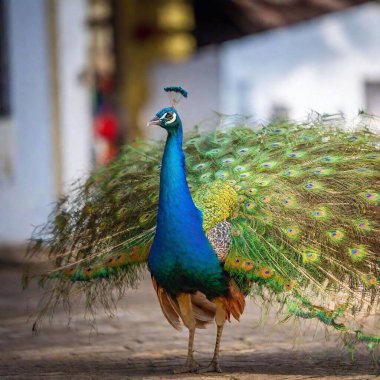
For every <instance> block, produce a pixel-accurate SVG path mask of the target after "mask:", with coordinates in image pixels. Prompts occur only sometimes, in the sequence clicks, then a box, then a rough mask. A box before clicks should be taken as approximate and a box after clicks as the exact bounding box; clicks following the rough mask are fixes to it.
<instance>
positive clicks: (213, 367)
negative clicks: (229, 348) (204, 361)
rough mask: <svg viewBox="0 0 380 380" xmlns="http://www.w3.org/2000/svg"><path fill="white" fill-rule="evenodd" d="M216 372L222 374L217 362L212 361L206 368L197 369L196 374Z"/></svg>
mask: <svg viewBox="0 0 380 380" xmlns="http://www.w3.org/2000/svg"><path fill="white" fill-rule="evenodd" d="M206 372H218V373H222V370H221V368H220V366H219V362H217V361H212V362H211V363H210V364H209V365H208V366H207V367H205V368H200V369H198V371H197V373H206Z"/></svg>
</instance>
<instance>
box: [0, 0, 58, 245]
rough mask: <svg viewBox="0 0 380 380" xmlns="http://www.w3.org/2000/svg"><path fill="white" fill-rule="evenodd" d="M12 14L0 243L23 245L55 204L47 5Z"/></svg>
mask: <svg viewBox="0 0 380 380" xmlns="http://www.w3.org/2000/svg"><path fill="white" fill-rule="evenodd" d="M6 6H7V12H9V21H10V22H9V37H10V44H9V45H10V79H11V108H12V111H11V112H12V114H11V128H12V130H11V134H12V139H11V141H10V143H11V146H10V147H9V150H10V155H11V161H12V162H11V164H12V172H11V175H10V176H9V177H8V178H3V179H2V181H1V182H0V241H1V242H20V241H21V240H22V239H25V238H27V237H28V236H29V234H30V232H31V230H32V225H33V224H39V223H42V222H43V221H44V220H45V218H46V214H47V212H48V209H49V203H50V202H52V201H53V199H54V181H53V176H52V157H53V155H52V144H51V141H52V140H51V133H50V123H51V114H50V108H49V97H50V91H49V88H50V87H49V68H48V66H47V64H46V62H47V57H48V52H47V38H46V33H45V28H46V25H45V4H44V1H42V0H34V1H29V0H18V1H8V2H6Z"/></svg>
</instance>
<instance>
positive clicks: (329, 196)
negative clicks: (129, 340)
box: [24, 87, 380, 373]
mask: <svg viewBox="0 0 380 380" xmlns="http://www.w3.org/2000/svg"><path fill="white" fill-rule="evenodd" d="M165 91H166V92H167V93H168V94H169V95H170V98H171V105H170V106H169V107H166V108H163V109H162V110H160V111H159V112H158V113H157V114H156V115H155V117H154V118H153V119H152V120H151V121H150V122H149V123H148V125H149V126H150V127H151V128H163V129H165V130H166V132H167V139H166V142H165V143H163V142H161V141H149V140H142V141H136V142H134V143H132V144H130V145H127V146H125V147H124V148H123V151H122V153H121V154H120V155H119V157H118V158H117V159H115V160H114V161H113V162H110V163H109V164H107V165H106V166H104V167H101V168H98V169H96V170H95V171H94V172H93V173H92V174H91V175H90V176H89V178H88V179H87V180H85V181H84V182H78V183H76V184H73V190H72V192H71V193H70V194H69V195H67V196H65V197H62V198H61V199H60V200H59V201H58V202H57V204H56V206H55V208H54V210H53V211H52V213H51V215H50V217H49V219H48V221H47V223H46V224H44V225H43V226H40V227H38V228H37V229H36V230H35V232H34V234H33V236H32V238H31V240H30V245H29V253H30V255H38V256H39V257H40V258H41V260H40V261H41V262H42V261H46V262H47V265H48V268H46V266H44V265H43V264H42V263H41V264H39V265H40V268H39V269H38V271H37V272H38V273H26V274H25V278H24V279H25V284H26V283H27V280H28V279H30V278H31V277H33V276H35V277H38V278H39V283H40V285H41V286H42V287H44V289H45V292H44V296H43V298H42V300H41V304H40V310H39V317H38V319H37V320H36V323H35V325H34V328H38V327H39V325H40V322H41V317H42V316H44V315H46V314H49V315H52V314H53V313H54V310H55V309H56V307H57V306H58V305H61V304H63V305H64V306H66V307H70V306H69V305H73V301H75V302H76V299H77V297H79V296H81V295H84V297H85V300H86V306H87V307H88V309H89V310H90V311H92V312H95V311H96V310H97V308H98V307H99V306H103V307H104V308H105V309H106V310H113V308H114V306H115V303H116V301H117V299H119V297H121V296H123V295H124V293H125V291H126V290H127V289H129V288H134V287H136V286H137V285H138V283H139V279H141V276H142V274H143V273H144V269H145V268H146V267H148V269H149V271H150V274H151V278H152V283H153V287H154V289H155V291H156V293H157V298H158V301H159V305H160V307H161V309H162V313H163V315H164V316H165V318H166V319H167V321H168V322H169V323H170V325H171V326H173V327H174V328H175V329H180V328H181V327H182V326H183V325H184V326H185V327H186V328H187V329H188V331H189V339H188V354H187V359H186V362H185V364H184V366H183V368H180V369H179V370H177V371H176V372H178V373H179V372H195V371H198V372H208V371H216V372H220V371H221V369H220V364H219V348H220V343H221V337H222V332H223V327H224V324H225V322H226V321H230V320H231V319H232V318H234V319H236V320H239V318H240V317H241V315H242V314H243V312H244V307H245V299H246V297H247V296H254V297H256V299H257V298H260V299H262V300H263V301H264V302H269V303H272V302H277V303H278V304H279V305H281V309H282V312H283V313H284V320H287V319H289V318H291V317H295V318H304V319H314V320H316V321H320V322H321V323H323V324H324V325H326V326H328V327H330V328H333V329H335V330H338V331H339V332H340V333H341V335H342V337H343V339H344V342H345V343H346V344H347V345H348V346H351V345H354V344H355V343H357V342H362V343H365V344H366V345H367V346H368V347H369V348H372V349H373V348H374V347H375V346H376V345H377V344H378V343H380V333H379V325H378V323H379V319H378V315H379V310H380V309H379V301H380V297H379V296H380V288H379V283H380V256H379V247H380V234H379V210H380V208H379V204H380V190H379V189H380V171H379V162H380V139H379V135H378V134H376V133H374V132H371V130H370V129H369V128H367V127H366V123H363V124H362V125H361V126H360V128H356V129H355V130H347V129H344V128H342V127H341V126H342V120H341V118H340V117H336V116H331V115H330V116H326V115H325V116H323V115H319V116H316V117H311V118H309V119H308V120H307V121H306V122H304V123H298V122H292V121H289V120H285V119H277V120H273V121H272V122H269V123H267V124H265V125H255V126H253V127H252V126H251V125H250V124H249V123H248V122H247V120H248V119H247V118H243V117H237V116H235V117H228V116H226V115H219V117H218V122H217V123H216V124H217V125H216V127H215V128H212V129H211V130H210V128H209V129H208V130H203V129H202V128H200V127H195V128H194V129H193V130H191V132H190V133H189V134H188V135H185V136H184V133H183V128H182V122H181V118H180V115H179V112H178V109H177V108H178V107H177V104H178V101H179V99H180V98H186V97H187V96H188V93H187V92H186V91H185V90H184V89H183V88H181V87H167V88H165ZM162 151H163V154H162ZM185 155H186V159H185ZM365 317H366V318H365ZM371 318H372V319H371ZM364 319H365V320H367V319H368V320H370V321H372V323H373V326H374V330H371V331H369V330H367V325H366V324H365V323H364V322H363V321H364ZM213 321H215V323H216V327H217V332H216V342H215V349H214V354H213V358H212V360H211V363H210V365H209V366H208V367H206V368H203V369H199V366H198V364H197V363H196V361H195V359H194V354H193V351H194V349H193V347H194V336H195V330H196V329H197V328H200V329H201V328H205V327H206V326H208V325H209V324H210V323H212V322H213Z"/></svg>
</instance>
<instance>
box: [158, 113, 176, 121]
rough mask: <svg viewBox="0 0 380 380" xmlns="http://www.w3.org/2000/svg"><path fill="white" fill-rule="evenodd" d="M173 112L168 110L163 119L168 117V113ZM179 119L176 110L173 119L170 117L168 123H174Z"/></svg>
mask: <svg viewBox="0 0 380 380" xmlns="http://www.w3.org/2000/svg"><path fill="white" fill-rule="evenodd" d="M170 113H171V112H167V113H166V114H165V115H163V116H161V119H166V118H167V115H168V114H170ZM176 119H177V114H176V113H175V112H173V116H172V118H171V119H169V120H168V121H167V122H166V124H172V123H174V122H175V121H176Z"/></svg>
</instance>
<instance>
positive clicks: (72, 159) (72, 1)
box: [48, 0, 92, 190]
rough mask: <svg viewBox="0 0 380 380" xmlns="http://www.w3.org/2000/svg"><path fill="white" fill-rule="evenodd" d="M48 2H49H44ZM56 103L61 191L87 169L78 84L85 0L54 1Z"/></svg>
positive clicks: (85, 110) (85, 111)
mask: <svg viewBox="0 0 380 380" xmlns="http://www.w3.org/2000/svg"><path fill="white" fill-rule="evenodd" d="M48 1H49V0H48ZM57 5H58V9H57V11H58V13H57V28H58V33H57V34H58V41H57V43H58V46H57V48H58V60H59V64H58V66H59V68H58V70H59V72H58V78H59V101H60V129H61V149H62V177H63V178H62V181H63V184H64V190H67V189H68V187H69V185H70V183H72V182H73V181H74V180H76V179H78V178H83V177H85V176H86V175H87V174H88V172H89V170H90V169H91V164H92V162H91V146H92V130H91V103H90V95H89V91H88V88H87V87H86V86H85V85H84V84H83V83H80V81H79V75H80V73H81V72H82V71H83V70H84V69H85V68H86V65H87V63H88V62H87V57H88V32H87V29H86V13H87V0H64V1H58V2H57Z"/></svg>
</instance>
